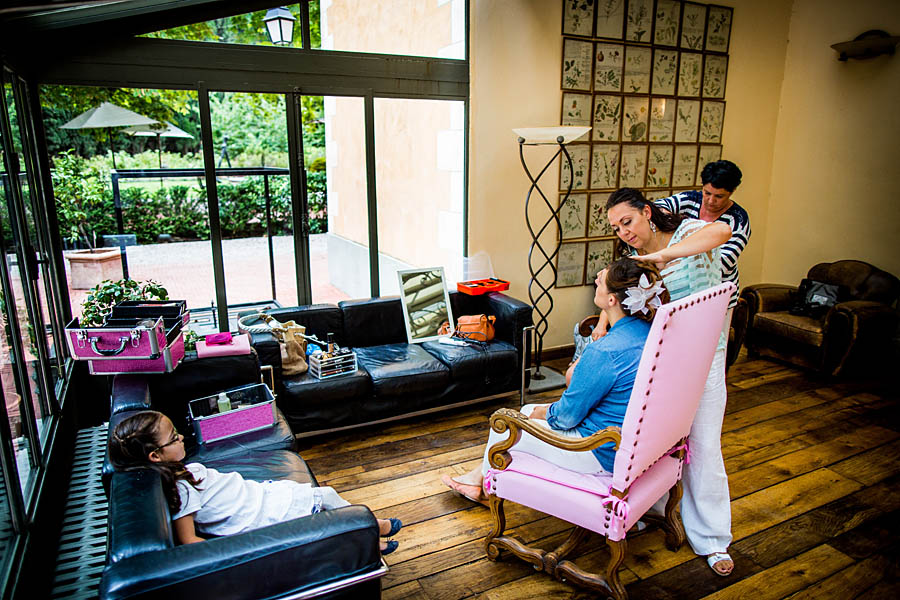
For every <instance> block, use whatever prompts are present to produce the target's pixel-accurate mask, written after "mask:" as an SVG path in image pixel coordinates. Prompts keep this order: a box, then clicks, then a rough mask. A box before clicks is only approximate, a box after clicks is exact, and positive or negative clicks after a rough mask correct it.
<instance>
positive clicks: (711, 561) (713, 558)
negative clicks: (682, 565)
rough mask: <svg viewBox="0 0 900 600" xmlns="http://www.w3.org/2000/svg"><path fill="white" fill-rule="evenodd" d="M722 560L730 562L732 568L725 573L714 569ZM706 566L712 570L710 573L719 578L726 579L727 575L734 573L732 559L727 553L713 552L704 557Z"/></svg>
mask: <svg viewBox="0 0 900 600" xmlns="http://www.w3.org/2000/svg"><path fill="white" fill-rule="evenodd" d="M723 560H730V561H731V564H732V567H731V568H730V569H728V571H727V572H722V571H720V570H718V569H717V568H716V565H717V564H719V563H720V562H722V561H723ZM706 564H708V565H709V568H710V569H712V572H713V573H715V574H716V575H718V576H719V577H728V576H729V575H731V572H732V571H734V559H733V558H731V556H730V555H729V554H728V553H727V552H713V553H712V554H710V555H709V556H707V557H706Z"/></svg>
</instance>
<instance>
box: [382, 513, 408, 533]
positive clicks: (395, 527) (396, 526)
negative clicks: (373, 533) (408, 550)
mask: <svg viewBox="0 0 900 600" xmlns="http://www.w3.org/2000/svg"><path fill="white" fill-rule="evenodd" d="M388 521H390V522H391V530H390V531H388V532H387V533H383V534H381V537H393V536H395V535H397V532H398V531H400V528H401V527H403V521H401V520H400V519H395V518H394V517H390V518H389V519H388Z"/></svg>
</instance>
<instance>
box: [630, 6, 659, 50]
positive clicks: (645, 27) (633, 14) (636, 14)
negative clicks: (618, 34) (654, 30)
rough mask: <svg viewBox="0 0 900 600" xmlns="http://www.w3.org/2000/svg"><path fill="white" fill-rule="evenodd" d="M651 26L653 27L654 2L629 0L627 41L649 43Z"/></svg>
mask: <svg viewBox="0 0 900 600" xmlns="http://www.w3.org/2000/svg"><path fill="white" fill-rule="evenodd" d="M651 25H653V0H628V13H627V15H626V18H625V39H626V40H627V41H629V42H649V41H650V27H651Z"/></svg>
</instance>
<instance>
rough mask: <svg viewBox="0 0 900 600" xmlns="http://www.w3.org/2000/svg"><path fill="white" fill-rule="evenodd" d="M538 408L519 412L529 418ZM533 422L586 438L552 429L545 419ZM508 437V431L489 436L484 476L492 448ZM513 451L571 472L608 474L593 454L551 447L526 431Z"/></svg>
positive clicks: (488, 466)
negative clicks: (535, 457)
mask: <svg viewBox="0 0 900 600" xmlns="http://www.w3.org/2000/svg"><path fill="white" fill-rule="evenodd" d="M537 406H539V405H538V404H526V405H525V406H523V407H522V408H521V409H519V412H521V413H522V414H523V415H525V416H529V415H531V411H533V410H534V409H535V407H537ZM531 422H532V423H534V424H535V425H539V426H541V427H543V428H544V429H547V430H550V431H553V433H556V434H558V435H561V436H564V437H569V438H575V439H581V438H582V437H584V436H582V435H581V434H580V433H578V431H576V430H575V429H568V430H565V431H560V430H557V429H551V428H550V425H548V424H547V421H544V420H543V419H534V420H532V421H531ZM508 436H509V431H506V432H504V433H497V432H496V431H494V430H493V429H491V433H490V435H488V441H487V446H485V448H484V460H483V461H482V463H481V474H482V475H486V474H487V472H488V469H489V468H490V466H491V465H490V463H489V462H488V451H489V450H490V449H491V446H493V445H494V444H496V443H498V442H501V441H503V440H505V439H507V437H508ZM512 449H514V450H517V451H519V452H522V453H524V454H530V455H532V456H537V457H538V458H541V459H543V460H546V461H547V462H549V463H553V464H554V465H556V466H558V467H562V468H564V469H568V470H570V471H575V472H577V473H605V472H606V469H604V468H603V466H602V465H601V464H600V461H599V460H597V457H596V456H594V453H593V452H590V451H584V452H573V451H572V450H563V449H561V448H556V447H554V446H551V445H550V444H547V443H545V442H542V441H541V440H539V439H537V438H536V437H534V436H533V435H531V434H530V433H527V432H525V431H523V432H522V437H520V438H519V441H518V442H516V444H515V445H514V446H513V447H512Z"/></svg>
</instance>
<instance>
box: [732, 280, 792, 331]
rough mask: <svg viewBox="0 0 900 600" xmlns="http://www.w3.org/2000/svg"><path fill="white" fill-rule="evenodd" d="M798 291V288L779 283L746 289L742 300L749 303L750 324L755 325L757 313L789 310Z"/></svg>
mask: <svg viewBox="0 0 900 600" xmlns="http://www.w3.org/2000/svg"><path fill="white" fill-rule="evenodd" d="M796 291H797V287H796V286H792V285H780V284H777V283H758V284H756V285H751V286H748V287H746V288H744V289H743V291H741V298H743V299H745V300H746V301H747V306H748V308H749V314H748V318H749V322H750V323H753V317H754V315H756V313H761V312H779V311H782V310H787V309H789V308H790V307H791V304H792V302H793V300H794V293H795V292H796Z"/></svg>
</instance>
